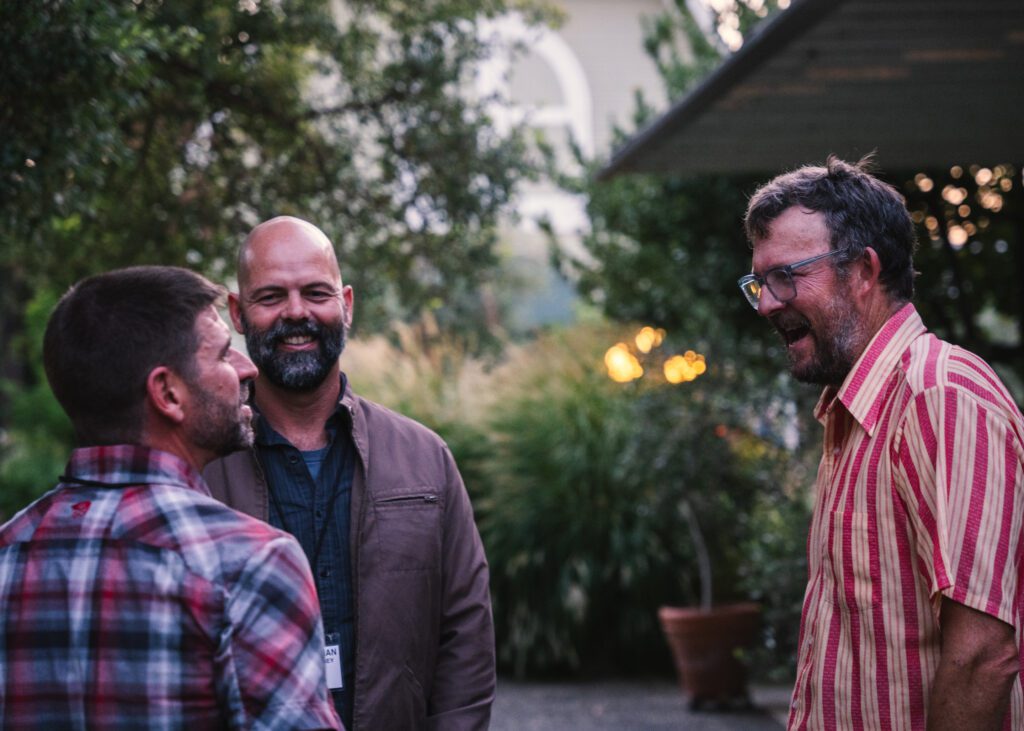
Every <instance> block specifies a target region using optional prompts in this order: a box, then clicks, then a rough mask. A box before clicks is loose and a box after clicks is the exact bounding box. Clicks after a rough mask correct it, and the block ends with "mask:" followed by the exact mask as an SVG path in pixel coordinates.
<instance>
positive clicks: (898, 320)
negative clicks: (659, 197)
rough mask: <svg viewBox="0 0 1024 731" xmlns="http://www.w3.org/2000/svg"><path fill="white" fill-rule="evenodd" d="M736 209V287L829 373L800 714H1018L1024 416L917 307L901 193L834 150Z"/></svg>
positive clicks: (820, 720)
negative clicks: (744, 263) (740, 231)
mask: <svg viewBox="0 0 1024 731" xmlns="http://www.w3.org/2000/svg"><path fill="white" fill-rule="evenodd" d="M745 225H746V231H747V236H748V237H749V239H750V241H751V243H752V245H753V266H752V271H751V273H750V274H747V275H745V276H743V277H741V278H740V280H739V285H740V289H741V290H742V291H743V294H744V296H745V297H746V298H747V300H748V301H749V302H750V304H751V306H752V307H754V309H756V310H757V312H758V314H759V315H761V316H763V317H765V318H767V319H768V320H769V322H770V323H771V324H772V325H773V326H774V327H775V329H776V330H777V331H778V333H779V335H780V336H781V337H782V339H783V342H784V343H785V348H786V352H787V354H788V356H789V361H790V368H791V370H792V373H793V375H794V376H795V377H796V378H797V379H799V380H801V381H805V382H808V383H814V384H818V385H821V386H823V387H824V391H823V393H822V395H821V398H820V400H819V402H818V406H817V407H816V410H815V416H816V418H817V419H818V420H819V421H820V422H821V423H822V425H823V426H824V429H825V433H824V450H823V456H822V459H821V464H820V467H819V470H818V478H817V485H816V495H815V508H814V514H813V517H812V520H811V527H810V538H809V541H808V564H809V565H808V586H807V592H806V595H805V598H804V607H803V613H802V621H801V628H800V648H799V659H798V663H797V678H796V687H795V689H794V692H793V702H792V709H791V711H790V717H789V728H790V729H830V728H837V727H842V728H874V729H890V728H915V729H918V728H922V729H923V728H925V725H926V724H927V728H929V729H945V728H957V729H965V728H970V729H990V728H991V729H997V728H1011V727H1012V728H1015V729H1019V728H1024V694H1022V690H1021V681H1020V678H1019V677H1018V671H1019V669H1020V667H1021V660H1022V658H1024V654H1022V652H1021V634H1020V632H1021V629H1022V628H1024V617H1022V614H1024V603H1022V601H1021V596H1022V592H1024V586H1022V585H1021V583H1020V580H1019V577H1020V575H1021V572H1022V570H1024V555H1022V554H1024V535H1022V533H1024V418H1022V416H1021V413H1020V411H1019V409H1018V408H1017V406H1016V405H1015V404H1014V401H1013V399H1012V397H1011V396H1010V394H1009V393H1008V391H1007V390H1006V388H1005V387H1004V386H1003V384H1002V383H1001V382H1000V381H999V379H998V377H997V376H996V375H995V373H994V372H993V370H992V369H991V368H990V367H989V366H988V365H987V364H986V363H985V362H984V361H982V360H981V358H979V357H978V356H976V355H974V354H973V353H970V352H967V351H965V350H963V349H962V348H959V347H957V346H955V345H951V344H950V343H946V342H944V341H942V340H939V339H938V338H937V337H935V336H934V335H932V334H931V333H929V332H928V331H927V329H926V328H925V326H924V324H923V322H922V321H921V318H920V316H919V315H918V313H917V310H916V309H915V308H914V306H913V305H912V304H910V300H911V297H912V295H913V279H914V271H913V261H912V254H913V249H914V246H915V236H914V229H913V224H912V222H911V220H910V216H909V214H908V212H907V210H906V207H905V205H904V203H903V200H902V198H901V197H900V195H899V194H898V193H897V192H896V190H895V189H893V188H892V187H890V186H889V185H886V184H885V183H882V182H881V181H879V180H878V179H877V178H875V177H873V176H872V175H871V174H869V172H868V171H867V165H866V161H861V162H860V163H858V164H855V165H854V164H849V163H845V162H843V161H841V160H838V159H836V158H834V157H832V158H829V160H828V161H827V163H826V165H825V166H824V167H811V166H808V167H803V168H800V169H799V170H796V171H794V172H791V173H788V174H786V175H782V176H779V177H777V178H775V179H774V180H772V181H771V182H769V183H768V184H766V185H765V186H763V187H762V188H761V189H760V190H758V191H757V192H756V193H755V194H754V196H753V198H752V199H751V201H750V204H749V207H748V209H747V214H746V220H745Z"/></svg>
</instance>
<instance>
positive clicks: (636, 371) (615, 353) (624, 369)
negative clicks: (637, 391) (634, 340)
mask: <svg viewBox="0 0 1024 731" xmlns="http://www.w3.org/2000/svg"><path fill="white" fill-rule="evenodd" d="M604 364H605V367H606V368H607V369H608V377H609V378H611V379H612V380H613V381H615V382H616V383H629V382H630V381H635V380H636V379H637V378H639V377H640V376H642V375H643V374H644V369H643V367H641V365H640V361H638V360H637V359H636V356H635V355H633V354H632V353H630V352H629V346H627V345H626V344H625V343H616V344H615V345H613V346H612V347H610V348H608V351H607V352H606V353H605V354H604Z"/></svg>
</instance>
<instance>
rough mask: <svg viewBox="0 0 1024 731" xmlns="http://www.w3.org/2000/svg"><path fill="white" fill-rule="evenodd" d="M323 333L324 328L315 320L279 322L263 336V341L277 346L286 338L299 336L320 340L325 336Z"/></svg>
mask: <svg viewBox="0 0 1024 731" xmlns="http://www.w3.org/2000/svg"><path fill="white" fill-rule="evenodd" d="M323 332H324V328H323V326H322V325H320V324H318V323H316V322H314V321H313V320H303V321H302V322H287V321H285V320H278V321H277V322H275V323H274V324H273V325H271V326H270V328H269V329H268V330H267V331H266V332H265V333H264V334H263V339H264V340H266V341H269V342H272V343H274V344H275V345H276V344H277V343H278V342H280V341H281V340H284V339H285V338H292V337H295V336H297V335H312V336H314V337H317V338H319V337H322V336H323Z"/></svg>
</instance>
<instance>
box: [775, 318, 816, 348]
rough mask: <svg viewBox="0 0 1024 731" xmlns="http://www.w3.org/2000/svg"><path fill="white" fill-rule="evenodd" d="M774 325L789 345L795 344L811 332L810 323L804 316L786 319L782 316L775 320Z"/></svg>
mask: <svg viewBox="0 0 1024 731" xmlns="http://www.w3.org/2000/svg"><path fill="white" fill-rule="evenodd" d="M772 325H774V326H775V330H776V331H777V332H778V333H779V336H780V337H781V338H782V341H783V342H784V343H785V344H786V345H787V346H789V345H793V344H794V343H796V342H798V341H800V340H802V339H804V338H805V337H807V336H808V335H810V334H811V325H810V323H809V322H807V320H805V319H803V318H802V317H801V318H786V319H785V320H783V319H781V318H780V319H777V320H773V321H772Z"/></svg>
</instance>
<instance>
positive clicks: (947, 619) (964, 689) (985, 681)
mask: <svg viewBox="0 0 1024 731" xmlns="http://www.w3.org/2000/svg"><path fill="white" fill-rule="evenodd" d="M939 616H940V622H941V625H942V654H941V657H940V659H939V668H938V670H937V672H936V674H935V684H934V686H933V687H932V693H931V700H930V702H929V706H928V731H944V730H945V729H955V730H956V731H963V729H967V728H969V729H978V731H985V729H993V730H998V729H1001V728H1002V727H1003V719H1004V718H1005V716H1006V712H1007V709H1008V707H1009V704H1010V690H1011V689H1012V687H1013V681H1014V679H1015V678H1016V677H1017V671H1018V668H1019V667H1020V660H1019V658H1018V657H1017V646H1016V643H1015V641H1014V634H1013V627H1011V626H1010V625H1008V624H1006V623H1005V622H1003V621H1002V620H999V619H996V618H995V617H993V616H991V615H988V614H985V613H984V612H979V611H978V610H976V609H971V608H970V607H967V606H964V605H963V604H959V603H957V602H955V601H953V600H952V599H948V598H946V597H943V599H942V609H941V614H940V615H939Z"/></svg>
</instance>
